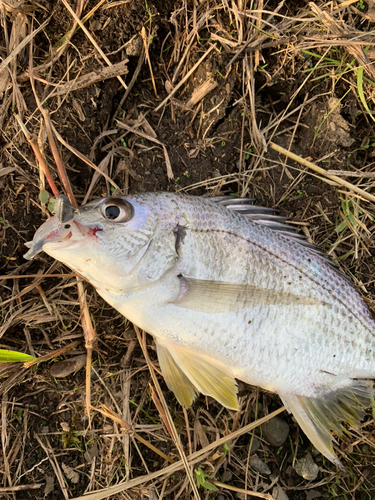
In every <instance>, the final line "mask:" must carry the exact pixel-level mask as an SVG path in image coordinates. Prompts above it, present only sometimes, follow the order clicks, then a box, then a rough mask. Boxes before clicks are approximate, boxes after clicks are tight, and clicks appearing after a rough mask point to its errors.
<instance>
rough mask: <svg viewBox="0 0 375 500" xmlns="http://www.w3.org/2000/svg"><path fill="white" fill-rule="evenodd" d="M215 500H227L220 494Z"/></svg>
mask: <svg viewBox="0 0 375 500" xmlns="http://www.w3.org/2000/svg"><path fill="white" fill-rule="evenodd" d="M216 500H227V497H226V496H225V495H223V494H222V493H219V494H218V496H217V497H216Z"/></svg>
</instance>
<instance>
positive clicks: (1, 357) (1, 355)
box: [0, 349, 36, 363]
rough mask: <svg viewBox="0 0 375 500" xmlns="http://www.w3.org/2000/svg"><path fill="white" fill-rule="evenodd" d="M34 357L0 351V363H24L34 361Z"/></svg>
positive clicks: (4, 350) (15, 352)
mask: <svg viewBox="0 0 375 500" xmlns="http://www.w3.org/2000/svg"><path fill="white" fill-rule="evenodd" d="M34 359H36V358H34V356H29V355H28V354H24V353H23V352H17V351H7V350H6V349H0V363H25V362H26V361H34Z"/></svg>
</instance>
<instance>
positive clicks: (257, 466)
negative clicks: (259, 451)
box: [249, 455, 271, 476]
mask: <svg viewBox="0 0 375 500" xmlns="http://www.w3.org/2000/svg"><path fill="white" fill-rule="evenodd" d="M249 465H250V467H251V468H252V469H254V470H255V471H256V472H259V474H266V475H267V476H269V475H270V474H271V469H270V468H269V467H268V465H267V464H266V463H265V462H263V460H261V459H260V458H259V457H258V456H257V455H254V456H253V457H251V458H250V460H249Z"/></svg>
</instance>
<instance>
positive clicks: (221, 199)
mask: <svg viewBox="0 0 375 500" xmlns="http://www.w3.org/2000/svg"><path fill="white" fill-rule="evenodd" d="M208 199H209V200H210V201H214V202H215V203H218V204H220V205H222V206H224V207H225V208H228V209H229V210H232V211H233V212H236V213H238V214H240V215H244V216H245V217H247V218H248V219H249V220H251V221H252V222H255V223H257V224H261V225H262V226H267V227H268V228H269V229H272V230H273V231H277V232H278V233H279V234H282V235H283V236H285V238H288V239H290V240H292V241H295V242H296V243H298V244H299V245H302V246H304V247H305V248H308V249H309V250H310V251H312V252H314V253H315V254H316V255H318V256H319V257H320V258H321V259H323V260H324V261H325V262H326V263H327V264H329V265H330V266H331V267H332V268H333V269H334V270H335V271H336V272H337V273H339V274H340V275H341V276H342V277H343V278H345V279H346V280H347V281H349V282H350V283H351V280H350V278H349V277H348V276H346V275H345V274H344V273H343V272H342V271H341V270H340V269H339V267H338V266H337V265H336V263H334V262H333V261H332V260H331V258H330V257H329V256H328V255H327V254H326V253H324V252H323V250H321V249H320V248H319V247H317V246H316V245H313V244H312V243H309V242H308V241H307V238H306V236H304V235H303V234H301V233H299V232H298V231H299V228H298V227H296V226H291V225H289V224H285V223H286V222H287V221H288V220H290V219H289V218H288V217H283V216H281V215H278V213H279V210H277V209H275V208H267V207H260V206H258V205H254V202H255V198H234V197H233V196H213V197H211V198H208Z"/></svg>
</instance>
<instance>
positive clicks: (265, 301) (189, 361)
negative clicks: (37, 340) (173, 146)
mask: <svg viewBox="0 0 375 500" xmlns="http://www.w3.org/2000/svg"><path fill="white" fill-rule="evenodd" d="M40 249H43V250H44V251H45V252H46V253H48V254H49V255H51V256H52V257H54V258H56V259H57V260H60V261H61V262H64V263H65V264H66V265H68V266H69V267H70V268H72V269H74V270H75V271H76V272H78V273H79V274H80V275H82V276H84V277H85V278H86V279H87V280H88V281H89V282H90V283H92V284H93V285H94V286H95V288H96V290H97V291H98V293H99V294H100V295H101V296H102V297H103V298H104V299H105V300H106V301H107V302H108V303H109V304H110V305H112V306H113V307H114V308H115V309H117V310H118V311H119V312H121V313H122V314H123V315H124V316H125V317H126V318H128V319H129V320H130V321H132V322H133V323H134V324H136V325H137V326H139V327H140V328H143V329H144V330H146V331H147V332H148V333H150V334H152V335H153V336H154V338H155V340H156V346H157V352H158V358H159V362H160V366H161V369H162V372H163V375H164V377H165V379H166V382H167V385H168V387H169V388H170V389H172V390H173V391H174V393H175V394H176V396H177V398H178V399H179V401H180V402H181V403H182V404H183V405H185V406H189V405H190V404H191V402H192V401H193V400H194V398H195V396H196V394H197V393H198V392H203V393H204V394H207V395H211V396H213V397H215V398H216V399H217V400H218V401H220V402H221V403H222V404H224V405H225V406H227V407H230V408H237V398H236V382H235V379H239V380H243V381H244V382H247V383H249V384H253V385H257V386H260V387H262V388H264V389H267V390H270V391H272V392H276V393H278V394H279V395H280V397H281V398H282V400H283V402H284V404H285V405H286V407H287V409H288V410H289V411H291V412H293V414H294V416H295V417H296V419H297V421H298V422H299V424H300V426H301V427H302V429H303V430H304V432H305V433H306V434H307V436H308V437H309V438H310V440H311V441H312V442H313V444H314V445H315V446H316V447H317V448H318V449H319V450H320V451H321V452H322V453H323V454H324V455H325V456H326V457H327V458H328V459H330V460H331V461H332V462H334V463H336V464H337V465H338V466H340V465H341V464H340V462H339V460H338V459H337V457H336V455H335V454H334V451H333V448H332V440H333V438H332V436H331V433H330V431H331V430H333V431H335V432H336V433H337V434H339V435H342V434H343V432H344V427H343V426H342V423H343V422H349V423H351V424H358V422H359V420H360V418H361V416H362V404H365V402H366V400H367V399H368V396H369V394H371V390H370V389H369V388H368V387H367V384H366V383H365V381H364V379H372V378H374V377H375V361H374V352H375V336H374V332H375V323H374V319H373V317H372V316H371V314H370V312H369V311H368V309H367V306H366V304H365V303H364V301H363V299H362V298H361V296H360V295H359V294H358V292H357V291H356V290H355V288H354V287H353V286H352V284H351V283H350V282H349V281H348V279H347V278H346V277H345V276H343V275H342V274H341V273H340V272H338V271H337V269H335V268H334V266H333V265H332V264H331V263H330V262H329V260H328V259H327V258H326V257H324V256H323V255H321V254H320V252H319V251H317V250H316V249H315V248H313V247H311V246H309V245H306V244H305V243H304V242H303V241H301V240H298V238H297V237H296V236H294V235H293V234H292V233H288V231H287V230H286V229H285V225H283V224H279V223H278V222H277V219H276V220H275V219H273V218H272V217H270V216H268V215H267V214H266V215H262V214H259V213H257V210H254V209H251V208H250V207H249V206H248V205H246V203H244V202H243V200H238V201H237V202H236V201H234V202H228V201H227V200H225V199H223V200H214V201H212V200H210V199H209V198H201V197H192V196H186V195H178V194H172V193H150V194H140V195H135V196H126V197H121V198H114V199H111V198H106V199H101V200H96V201H94V202H91V203H89V204H87V205H85V206H83V207H81V208H80V213H79V214H75V215H74V217H73V219H72V220H71V221H69V222H68V224H66V223H63V222H60V220H59V219H57V218H52V219H50V220H49V221H47V222H46V223H45V224H44V225H43V226H42V227H41V228H40V229H39V230H38V231H37V233H36V235H35V237H34V240H33V242H32V243H31V250H30V251H29V252H28V254H27V257H32V256H33V255H34V254H35V253H36V252H37V251H39V250H40Z"/></svg>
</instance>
